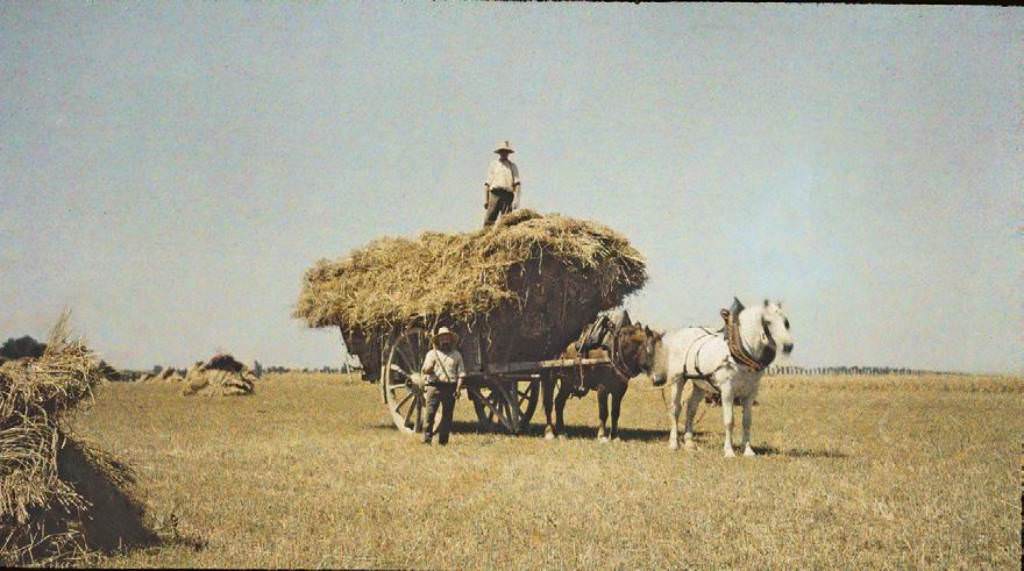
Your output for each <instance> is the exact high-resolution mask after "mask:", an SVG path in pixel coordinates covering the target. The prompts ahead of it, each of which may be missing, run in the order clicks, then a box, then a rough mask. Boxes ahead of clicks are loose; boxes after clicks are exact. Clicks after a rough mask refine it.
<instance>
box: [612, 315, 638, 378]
mask: <svg viewBox="0 0 1024 571" xmlns="http://www.w3.org/2000/svg"><path fill="white" fill-rule="evenodd" d="M624 329H625V327H619V328H618V329H616V330H615V332H614V333H612V344H611V347H609V348H608V349H609V351H608V352H609V353H610V355H609V357H610V358H609V359H608V360H609V361H611V363H612V368H613V369H615V372H616V373H618V375H619V376H620V377H622V378H623V379H626V380H629V379H631V378H633V377H635V376H636V374H637V373H630V370H629V369H630V368H629V367H627V366H626V364H625V363H624V362H623V361H622V350H621V348H620V342H619V338H620V337H622V331H623V330H624ZM644 342H645V343H646V340H645V341H644ZM637 372H639V371H637Z"/></svg>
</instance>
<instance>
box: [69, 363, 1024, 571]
mask: <svg viewBox="0 0 1024 571" xmlns="http://www.w3.org/2000/svg"><path fill="white" fill-rule="evenodd" d="M177 390H178V387H177V386H168V385H161V384H146V385H127V384H112V385H108V386H105V387H103V388H102V389H101V390H100V392H99V393H98V394H97V397H96V401H95V403H94V405H93V406H92V407H91V408H90V409H89V410H87V411H85V412H83V413H81V414H80V415H79V416H78V418H77V420H76V424H75V426H76V431H77V433H78V434H80V435H81V436H83V437H85V438H87V439H88V440H91V441H93V442H95V443H96V444H98V445H100V446H102V447H103V448H105V449H106V450H108V451H110V452H112V453H114V454H115V455H116V456H117V457H119V458H121V459H123V460H126V461H128V462H130V463H131V464H132V465H133V466H134V467H135V469H136V471H137V475H138V480H139V485H140V487H141V491H142V493H143V495H144V498H145V501H146V503H147V506H148V508H149V511H150V514H151V517H152V518H153V519H154V521H155V522H156V523H157V524H158V525H160V526H161V527H162V531H163V534H164V535H165V536H170V535H174V534H177V535H179V536H180V537H181V540H180V541H171V542H167V543H164V544H163V545H160V546H156V547H150V548H146V549H140V550H136V551H133V552H130V553H127V554H124V555H117V556H111V557H106V558H103V559H99V560H97V561H95V563H97V564H99V565H103V566H118V567H129V566H188V567H222V566H229V567H249V566H255V567H392V568H394V567H402V568H407V567H412V568H464V569H482V568H488V569H489V568H502V569H504V568H517V569H520V568H533V569H541V568H544V569H550V568H554V569H562V568H571V569H576V568H624V569H625V568H679V567H697V568H709V567H711V568H722V567H730V568H754V567H756V568H788V567H793V566H796V567H800V568H824V567H837V566H839V567H844V568H857V567H861V566H866V567H871V568H920V567H924V568H951V567H958V568H968V567H969V568H974V567H976V566H980V567H983V568H1003V569H1016V568H1018V566H1019V563H1020V536H1019V533H1020V529H1021V521H1020V504H1019V503H1018V501H1019V499H1020V491H1021V482H1020V459H1021V442H1022V433H1024V415H1022V414H1021V411H1022V406H1021V405H1022V396H1024V382H1022V380H1021V379H1011V378H968V377H955V378H954V377H936V378H896V377H889V378H885V377H864V378H785V377H783V378H769V379H767V380H766V382H765V385H764V388H763V391H762V394H761V397H760V399H759V400H760V406H758V407H757V408H755V409H754V410H755V416H754V444H755V447H756V448H757V449H758V450H759V451H760V452H761V456H760V457H758V458H754V459H746V458H742V457H740V458H735V459H731V460H726V459H725V458H723V457H722V455H721V444H722V428H721V420H720V419H721V417H720V411H719V410H718V409H709V411H708V413H707V414H705V415H704V416H703V417H702V420H701V422H700V425H699V430H700V431H701V434H699V435H698V441H699V443H700V444H701V446H702V450H700V451H698V452H695V453H686V452H683V451H679V452H672V451H670V450H669V449H668V447H667V444H666V442H667V433H666V429H667V420H666V416H665V414H664V412H663V410H664V409H663V404H662V400H661V395H660V391H655V390H651V389H650V388H649V386H647V385H644V386H638V387H637V388H636V389H634V390H631V392H630V393H629V394H628V395H627V397H626V400H625V402H624V411H623V418H622V424H623V426H624V427H625V428H626V430H625V440H624V441H622V442H613V443H608V444H601V443H598V442H597V441H595V440H594V439H593V436H594V433H595V424H596V408H597V407H596V402H595V400H594V397H593V396H590V397H588V398H587V399H586V400H584V401H576V400H574V401H572V402H571V403H570V405H569V407H568V421H567V422H568V424H570V425H571V427H572V428H571V430H570V437H569V438H568V439H566V440H563V441H553V442H549V441H545V440H544V439H543V438H541V436H540V429H539V425H538V416H540V415H542V411H538V416H535V418H534V425H533V427H532V428H533V430H532V432H531V433H530V434H528V435H524V436H519V437H508V436H503V435H497V434H485V433H476V432H475V426H476V425H475V422H474V423H471V422H470V421H471V420H472V419H471V416H470V415H471V414H472V407H471V406H470V405H469V403H468V401H466V400H462V401H460V402H459V405H458V412H457V419H458V420H459V421H460V422H459V424H458V426H457V430H458V432H457V433H456V434H455V435H454V436H453V438H452V443H451V445H450V446H448V447H447V448H438V447H424V446H422V445H421V444H418V443H417V442H416V440H415V439H413V438H411V437H408V436H405V435H402V434H399V433H398V432H397V431H396V430H395V429H394V428H393V427H392V425H391V423H390V420H388V417H387V416H386V412H385V410H384V407H383V405H382V403H381V398H380V395H379V393H378V391H377V389H376V387H375V386H373V385H368V384H366V383H362V382H360V381H358V380H356V379H354V378H342V377H340V376H337V375H333V376H331V375H278V376H270V377H268V378H266V379H264V380H263V381H260V382H259V384H258V386H257V389H256V394H255V395H253V396H251V397H243V398H219V397H218V398H188V399H187V398H183V397H180V396H178V392H177ZM737 435H738V432H737ZM197 543H199V544H202V546H201V547H197Z"/></svg>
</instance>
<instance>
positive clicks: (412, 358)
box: [381, 327, 441, 434]
mask: <svg viewBox="0 0 1024 571" xmlns="http://www.w3.org/2000/svg"><path fill="white" fill-rule="evenodd" d="M429 349H430V340H429V339H428V338H427V332H426V331H424V330H423V329H420V328H419V327H415V328H412V329H407V330H405V331H404V332H402V334H401V335H399V336H398V338H397V339H395V341H394V342H393V343H392V344H391V349H390V351H388V360H387V365H386V366H385V367H384V375H383V378H382V381H381V390H382V391H383V392H384V402H385V403H386V404H387V407H388V411H389V412H390V413H391V420H392V421H393V422H394V423H395V426H396V427H398V429H399V430H401V431H402V432H406V433H409V434H413V433H416V432H423V422H424V419H425V417H426V405H427V403H426V399H425V397H424V390H423V380H424V379H423V375H422V374H421V373H420V370H421V369H422V368H423V361H424V359H426V357H427V351H428V350H429ZM440 422H441V415H440V413H439V414H438V415H437V416H436V418H435V419H434V427H435V428H436V427H437V426H438V425H439V424H440Z"/></svg>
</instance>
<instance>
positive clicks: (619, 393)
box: [612, 383, 629, 440]
mask: <svg viewBox="0 0 1024 571" xmlns="http://www.w3.org/2000/svg"><path fill="white" fill-rule="evenodd" d="M627 390H629V385H628V384H626V383H622V386H621V387H618V388H617V390H616V391H615V392H613V393H612V440H622V439H621V438H620V437H619V412H621V411H622V398H623V397H625V396H626V391H627Z"/></svg>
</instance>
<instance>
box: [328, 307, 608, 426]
mask: <svg viewBox="0 0 1024 571" xmlns="http://www.w3.org/2000/svg"><path fill="white" fill-rule="evenodd" d="M594 316H596V312H594ZM587 322H589V320H587V321H586V322H585V323H587ZM582 326H583V324H581V325H580V328H582ZM578 331H579V330H577V333H578ZM457 332H458V334H459V337H460V339H461V343H460V350H461V352H462V355H463V359H464V360H465V364H466V380H465V382H464V385H463V386H464V387H465V388H466V392H467V394H468V395H469V399H470V401H471V402H472V403H473V409H474V410H475V412H476V416H477V420H478V422H479V423H480V425H481V428H483V429H485V430H493V429H501V430H505V431H507V432H509V433H513V434H515V433H519V432H520V431H522V430H524V429H525V428H526V427H527V426H529V423H530V419H531V418H533V414H534V412H535V411H536V410H537V402H538V400H540V391H541V386H540V383H541V382H542V381H543V380H545V379H546V378H547V377H548V376H549V375H551V374H552V373H554V372H555V371H558V370H560V369H567V368H589V367H595V366H608V365H609V364H610V362H609V361H608V360H607V359H543V360H532V361H509V360H505V359H504V358H507V357H506V356H508V355H516V354H521V353H523V352H524V351H522V350H521V348H517V345H518V344H521V343H526V344H529V343H530V342H531V341H530V340H524V339H521V338H511V339H510V338H509V337H508V336H504V338H503V339H502V342H501V343H496V342H495V341H494V338H495V336H496V335H495V331H493V330H491V329H490V328H488V327H477V328H475V329H471V328H470V327H468V326H465V325H462V326H457ZM356 337H357V336H350V337H349V338H348V339H346V345H348V347H349V350H350V351H352V350H354V349H355V350H357V351H358V350H362V351H363V353H364V354H367V355H371V356H369V357H368V358H367V360H368V361H372V360H374V359H375V358H376V366H366V365H364V371H363V374H364V379H366V380H369V381H375V382H378V383H379V385H380V390H381V397H382V399H383V401H384V405H385V406H386V407H387V410H388V413H389V414H390V417H391V420H392V421H393V422H394V424H395V426H396V427H397V428H398V429H399V430H400V431H403V432H408V433H415V432H422V431H423V422H424V416H425V415H424V409H425V407H426V398H425V394H424V392H425V384H424V383H425V378H424V376H423V375H422V374H421V373H420V370H421V369H422V368H423V361H424V359H425V358H426V355H427V351H428V350H429V349H430V347H431V344H430V334H429V330H428V329H427V328H425V327H420V326H412V327H407V328H404V329H401V330H397V329H396V330H394V331H392V332H390V333H389V334H386V335H382V336H380V337H378V338H377V339H376V340H374V341H373V342H372V344H373V345H376V347H368V346H367V344H366V342H365V341H363V342H362V345H360V344H359V341H356ZM555 354H557V352H556V353H555ZM360 359H361V360H362V357H360ZM363 362H364V363H365V362H366V361H363ZM435 422H440V416H438V418H437V419H436V420H435Z"/></svg>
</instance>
